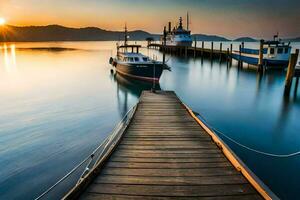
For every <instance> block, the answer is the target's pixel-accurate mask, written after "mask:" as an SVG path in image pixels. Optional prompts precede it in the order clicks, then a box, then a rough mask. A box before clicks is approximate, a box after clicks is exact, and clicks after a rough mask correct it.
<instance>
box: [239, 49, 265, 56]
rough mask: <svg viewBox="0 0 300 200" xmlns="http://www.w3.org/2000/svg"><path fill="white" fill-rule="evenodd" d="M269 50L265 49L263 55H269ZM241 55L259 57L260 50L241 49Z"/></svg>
mask: <svg viewBox="0 0 300 200" xmlns="http://www.w3.org/2000/svg"><path fill="white" fill-rule="evenodd" d="M267 52H268V49H266V48H264V50H263V54H267ZM241 53H246V54H253V55H259V50H258V49H249V48H241Z"/></svg>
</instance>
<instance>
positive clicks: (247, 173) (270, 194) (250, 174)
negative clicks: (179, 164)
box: [178, 97, 279, 200]
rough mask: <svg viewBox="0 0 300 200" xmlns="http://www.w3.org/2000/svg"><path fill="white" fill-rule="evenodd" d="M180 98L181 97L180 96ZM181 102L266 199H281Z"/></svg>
mask: <svg viewBox="0 0 300 200" xmlns="http://www.w3.org/2000/svg"><path fill="white" fill-rule="evenodd" d="M178 98H179V97H178ZM181 104H182V105H183V106H184V107H185V109H186V110H187V111H188V112H189V114H190V115H191V116H192V117H193V118H194V120H195V121H196V122H197V123H198V124H199V125H200V126H201V127H202V128H203V129H204V130H205V131H206V132H207V133H208V134H209V135H210V136H211V138H212V140H213V141H214V143H216V145H217V146H218V147H219V148H220V149H221V150H222V152H223V154H224V155H225V156H226V158H227V159H228V160H229V161H230V162H231V164H232V165H233V166H234V167H235V168H236V169H237V170H238V171H239V172H241V173H242V174H243V176H244V177H245V178H246V179H247V180H248V181H249V183H250V184H251V185H252V186H253V187H254V188H255V189H256V190H257V191H258V192H259V194H260V195H261V196H262V197H263V198H264V199H268V200H271V199H279V198H278V197H277V196H276V195H275V194H274V193H273V192H272V191H271V190H270V189H269V188H268V186H266V185H265V184H264V183H263V182H262V181H261V180H260V179H259V178H258V177H257V176H256V175H255V174H254V173H253V172H252V171H251V170H250V169H249V168H248V167H247V166H246V164H245V163H244V162H243V161H242V160H240V159H239V157H238V156H237V155H236V154H235V153H234V152H233V151H232V150H231V149H230V148H229V147H228V146H227V145H226V143H225V142H224V141H223V140H222V139H221V138H220V137H219V136H218V135H216V134H215V133H214V132H213V131H212V130H211V129H210V128H209V127H207V126H206V125H205V123H203V122H202V121H201V120H200V119H199V118H198V117H197V116H196V115H195V114H194V112H193V111H192V110H191V109H190V108H189V107H188V106H187V105H185V104H184V103H183V102H182V101H181Z"/></svg>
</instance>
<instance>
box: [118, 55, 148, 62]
mask: <svg viewBox="0 0 300 200" xmlns="http://www.w3.org/2000/svg"><path fill="white" fill-rule="evenodd" d="M118 60H119V61H121V62H127V63H145V62H150V61H151V60H150V59H149V57H147V56H145V55H143V54H141V53H119V55H118Z"/></svg>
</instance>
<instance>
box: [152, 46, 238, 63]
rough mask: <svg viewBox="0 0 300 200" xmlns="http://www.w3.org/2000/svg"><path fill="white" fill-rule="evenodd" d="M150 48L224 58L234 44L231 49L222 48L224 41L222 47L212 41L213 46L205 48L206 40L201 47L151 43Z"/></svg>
mask: <svg viewBox="0 0 300 200" xmlns="http://www.w3.org/2000/svg"><path fill="white" fill-rule="evenodd" d="M195 44H196V43H195ZM148 48H154V49H159V50H160V51H162V52H165V53H169V54H175V55H179V56H194V57H198V56H201V57H207V58H211V59H213V58H218V59H222V60H225V59H227V58H229V55H230V53H231V52H232V46H231V48H230V49H231V50H230V49H227V50H224V49H223V48H222V43H220V48H218V49H214V43H213V42H211V48H204V42H202V45H201V47H197V46H192V47H186V46H170V45H162V44H156V43H150V44H149V45H148Z"/></svg>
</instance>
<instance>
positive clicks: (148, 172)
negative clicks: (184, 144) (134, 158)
mask: <svg viewBox="0 0 300 200" xmlns="http://www.w3.org/2000/svg"><path fill="white" fill-rule="evenodd" d="M102 174H110V175H122V176H126V175H128V176H187V177H188V176H222V175H232V174H239V172H238V171H236V170H235V169H233V167H218V168H217V167H216V168H204V169H201V168H200V169H139V170H136V169H130V168H108V167H106V168H104V169H103V171H102Z"/></svg>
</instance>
